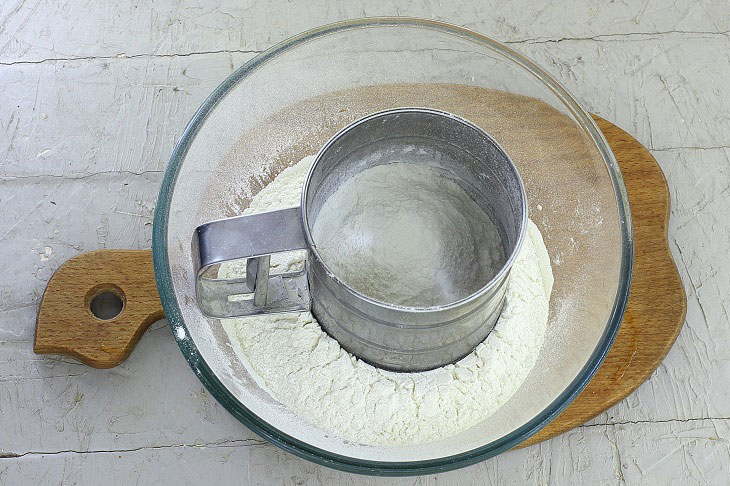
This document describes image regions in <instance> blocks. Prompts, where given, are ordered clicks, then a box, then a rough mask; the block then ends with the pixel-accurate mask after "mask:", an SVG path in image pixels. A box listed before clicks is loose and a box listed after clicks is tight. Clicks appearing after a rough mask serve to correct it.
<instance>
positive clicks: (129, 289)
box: [33, 250, 165, 368]
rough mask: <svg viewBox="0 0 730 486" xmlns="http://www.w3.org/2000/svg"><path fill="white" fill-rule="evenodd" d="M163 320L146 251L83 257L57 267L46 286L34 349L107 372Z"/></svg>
mask: <svg viewBox="0 0 730 486" xmlns="http://www.w3.org/2000/svg"><path fill="white" fill-rule="evenodd" d="M115 304H116V305H115ZM119 309H121V312H118V314H117V315H115V316H114V314H115V313H116V312H115V311H119ZM164 317H165V314H164V311H163V310H162V304H161V303H160V299H159V297H158V294H157V287H156V285H155V273H154V268H153V265H152V252H151V251H149V250H98V251H92V252H89V253H83V254H81V255H79V256H76V257H74V258H71V259H70V260H68V261H66V262H65V263H64V264H63V265H61V267H60V268H59V269H58V270H56V272H55V273H54V274H53V276H52V277H51V280H50V281H49V282H48V285H47V286H46V290H45V292H44V293H43V298H42V299H41V304H40V308H39V309H38V319H37V321H36V334H35V344H34V347H33V350H34V351H35V352H36V353H38V354H45V353H53V354H63V355H66V356H70V357H72V358H75V359H77V360H79V361H81V362H82V363H84V364H87V365H89V366H92V367H94V368H112V367H114V366H116V365H118V364H119V363H121V362H122V361H124V360H125V359H127V357H128V356H129V354H130V353H131V352H132V349H134V346H135V345H136V344H137V342H138V341H139V339H140V338H141V337H142V334H144V332H145V331H146V330H147V328H149V327H150V325H151V324H152V323H153V322H155V321H158V320H160V319H164Z"/></svg>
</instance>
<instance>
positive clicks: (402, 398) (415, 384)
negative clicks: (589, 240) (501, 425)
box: [221, 156, 553, 445]
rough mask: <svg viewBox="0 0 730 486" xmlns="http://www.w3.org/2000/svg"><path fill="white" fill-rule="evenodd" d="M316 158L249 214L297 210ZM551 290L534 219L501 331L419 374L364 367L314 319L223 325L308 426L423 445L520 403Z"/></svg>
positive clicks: (295, 255)
mask: <svg viewBox="0 0 730 486" xmlns="http://www.w3.org/2000/svg"><path fill="white" fill-rule="evenodd" d="M313 159H314V158H313V157H311V156H310V157H307V158H305V159H303V160H301V161H300V162H299V163H298V164H296V165H294V166H293V167H290V168H288V169H286V170H284V171H283V172H282V173H281V174H280V175H279V176H278V177H277V178H276V179H275V180H274V181H273V182H272V183H271V184H269V185H268V186H266V187H265V188H264V189H262V190H261V191H260V192H259V194H258V195H257V196H256V197H255V198H254V199H253V201H252V202H251V205H250V207H249V209H248V210H247V211H246V213H248V214H251V213H256V212H262V211H268V210H274V209H280V208H286V207H292V206H296V205H298V204H299V197H300V194H301V188H302V185H303V183H304V177H305V175H306V173H307V170H308V169H309V166H310V165H311V163H312V161H313ZM304 258H305V254H304V252H290V253H288V254H286V255H285V256H283V257H282V256H281V255H280V256H279V257H278V258H272V266H275V268H272V273H281V272H286V271H290V270H293V269H296V268H301V266H302V264H303V260H304ZM240 272H241V265H240V263H231V264H227V265H224V266H223V268H222V269H221V276H224V277H226V276H234V275H237V274H240ZM552 284H553V277H552V271H551V269H550V260H549V258H548V254H547V250H546V248H545V244H544V242H543V240H542V236H541V235H540V231H539V230H538V229H537V227H536V226H535V225H534V223H532V221H530V222H529V227H528V231H527V237H526V239H525V242H524V244H523V246H522V250H521V251H520V254H519V255H518V257H517V259H516V261H515V263H514V266H513V267H512V272H511V274H510V281H509V284H508V287H507V293H506V300H505V305H504V308H503V311H502V315H501V316H500V318H499V321H498V322H497V325H496V327H495V328H494V330H493V331H492V332H491V333H490V334H489V336H488V337H487V339H486V340H485V341H484V342H483V343H481V344H480V345H479V346H478V347H477V348H476V349H475V350H474V352H472V353H471V354H470V355H468V356H467V357H465V358H464V359H462V360H460V361H458V362H457V363H455V364H451V365H447V366H444V367H441V368H438V369H435V370H431V371H426V372H420V373H396V372H391V371H385V370H382V369H378V368H375V367H374V366H371V365H369V364H367V363H364V362H363V361H360V360H358V359H357V358H355V357H354V356H353V355H351V354H349V353H348V352H347V351H345V350H343V349H342V348H340V345H339V344H338V342H337V341H336V340H334V339H333V338H331V337H330V336H329V335H328V334H326V333H325V332H324V331H323V330H322V329H321V328H320V327H319V324H317V321H316V320H315V319H314V318H313V317H312V314H311V313H309V312H302V313H298V314H297V313H291V314H275V315H268V316H255V317H245V318H236V319H225V320H224V321H223V326H224V328H225V330H226V332H227V333H228V336H229V337H230V339H231V344H232V345H233V348H234V349H235V350H236V352H237V353H238V354H239V356H240V357H241V358H242V361H243V362H244V363H245V365H246V366H247V368H248V369H249V371H250V372H251V373H252V374H254V375H256V376H257V377H258V378H259V380H260V381H262V382H263V383H264V384H265V385H266V387H267V388H268V391H269V393H271V394H272V395H273V397H274V398H275V399H276V400H278V401H279V402H280V403H282V404H283V405H284V406H286V407H287V408H289V409H290V410H292V411H293V412H294V413H296V414H297V415H298V416H299V417H301V418H302V419H304V420H306V421H308V422H309V423H311V424H313V425H315V426H317V427H319V428H320V429H322V430H324V431H326V432H328V433H331V434H334V435H336V436H338V437H340V438H342V439H345V440H349V441H353V442H358V443H362V444H371V445H405V444H417V443H424V442H431V441H436V440H439V439H442V438H445V437H448V436H451V435H454V434H457V433H459V432H461V431H463V430H465V429H467V428H469V427H472V426H473V425H475V424H477V423H479V422H481V421H483V420H484V419H486V418H487V417H489V416H490V415H491V414H492V413H494V412H495V411H496V410H497V409H498V408H500V407H501V406H502V405H503V404H504V403H505V402H507V400H509V399H510V397H512V395H513V394H514V393H515V392H516V391H517V389H518V388H519V387H520V385H521V384H522V382H523V381H524V380H525V378H526V377H527V374H528V373H529V372H530V370H531V369H532V368H533V366H534V365H535V362H536V360H537V356H538V353H539V351H540V348H541V346H542V343H543V340H544V336H545V330H546V327H547V320H548V302H549V298H550V293H551V291H552Z"/></svg>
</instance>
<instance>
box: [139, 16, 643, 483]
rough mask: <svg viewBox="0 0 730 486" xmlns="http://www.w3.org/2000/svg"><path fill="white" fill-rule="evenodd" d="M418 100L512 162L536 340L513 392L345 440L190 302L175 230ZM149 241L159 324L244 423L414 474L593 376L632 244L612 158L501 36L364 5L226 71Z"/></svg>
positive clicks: (182, 232) (180, 148) (626, 278)
mask: <svg viewBox="0 0 730 486" xmlns="http://www.w3.org/2000/svg"><path fill="white" fill-rule="evenodd" d="M403 106H421V107H428V108H435V109H439V110H444V111H448V112H451V113H454V114H456V115H459V116H461V117H463V118H466V119H467V120H470V121H471V122H473V123H475V124H476V125H478V126H480V127H481V128H482V129H484V130H485V131H486V132H487V133H489V134H490V135H492V136H493V137H494V138H495V139H496V140H497V142H498V143H500V145H501V146H502V147H503V148H504V149H505V151H506V152H507V153H508V154H509V155H510V157H511V158H512V160H513V161H514V163H515V164H516V165H517V167H518V169H519V171H520V174H521V175H522V178H523V180H524V183H525V188H526V191H527V196H528V204H529V211H530V217H531V218H532V219H533V221H535V223H536V224H537V225H538V227H539V228H540V230H541V231H542V233H543V237H544V239H545V243H546V246H547V249H548V253H549V255H550V258H551V263H552V266H553V273H554V277H555V285H554V289H553V294H552V298H551V302H550V305H551V310H550V317H549V323H548V330H547V335H546V338H545V343H544V345H543V347H542V350H541V351H540V355H539V358H538V362H537V365H536V366H535V368H534V369H533V370H532V372H531V373H530V374H529V376H528V377H527V379H526V381H525V382H524V383H523V385H522V386H521V388H520V389H519V390H518V392H517V393H516V394H515V395H514V396H513V397H512V399H510V400H509V401H508V402H507V403H506V404H505V405H504V406H502V407H501V408H500V409H499V410H498V411H497V412H496V413H495V414H493V415H492V416H491V417H489V418H488V419H486V420H484V421H483V422H482V423H480V424H478V425H476V426H474V427H471V428H469V429H467V430H465V431H463V432H461V433H458V434H456V435H454V436H453V437H450V438H447V439H443V440H440V441H437V442H432V443H428V444H420V445H413V446H387V447H385V446H383V447H373V446H366V445H361V444H353V443H350V442H347V441H344V440H341V439H339V438H337V437H333V436H331V435H330V434H327V433H326V432H324V431H322V430H320V429H318V428H316V427H314V426H312V425H310V424H308V423H307V422H305V421H304V420H302V419H300V418H298V417H297V416H296V415H294V414H293V413H291V412H290V411H288V410H286V409H285V408H284V407H283V406H282V405H281V404H279V403H278V402H277V401H276V400H275V399H273V398H272V397H271V396H270V395H269V393H268V392H267V391H266V390H265V389H264V388H262V387H261V386H259V383H258V381H257V379H256V377H254V376H251V375H250V374H249V373H248V371H247V370H246V368H245V367H244V365H243V364H242V363H241V361H240V359H239V358H238V357H237V355H236V354H235V352H234V351H233V349H232V347H231V345H230V342H229V338H228V336H227V334H226V332H225V331H224V330H223V327H222V326H221V323H220V322H219V321H217V320H215V319H208V318H206V317H204V316H203V315H202V313H201V312H200V311H199V310H198V308H197V306H196V304H195V302H196V300H195V276H194V273H193V264H192V258H191V249H190V242H191V237H192V234H193V230H194V228H195V227H196V226H198V225H199V224H201V223H204V222H207V221H211V220H214V219H219V218H222V217H229V216H234V215H237V214H241V213H242V212H243V210H244V209H245V208H246V207H247V205H248V204H249V202H250V201H251V198H252V196H254V195H255V194H256V193H257V192H258V191H259V190H260V189H261V188H262V187H263V186H265V185H266V184H267V183H269V182H270V181H271V180H272V179H273V178H274V177H275V176H276V175H277V174H278V173H279V172H281V171H282V170H283V169H284V168H286V167H288V166H290V165H293V164H294V163H296V162H297V161H299V160H300V159H301V158H303V157H304V156H307V155H310V154H313V153H315V152H316V151H317V150H318V149H319V148H320V147H321V146H322V145H323V144H324V142H325V141H326V140H327V139H328V138H329V137H330V136H332V135H333V134H334V133H335V132H337V131H338V130H339V129H341V128H342V127H344V126H346V125H347V124H349V123H350V122H352V121H354V120H356V119H358V118H360V117H362V116H364V115H366V114H369V113H373V112H376V111H381V110H385V109H390V108H396V107H403ZM153 253H154V264H155V274H156V278H157V286H158V289H159V292H160V297H161V299H162V304H163V307H164V309H165V315H166V316H167V319H168V321H169V324H170V326H171V328H172V330H173V335H174V336H175V338H176V339H177V342H178V344H179V346H180V349H181V350H182V352H183V354H184V355H185V357H186V359H187V360H188V362H189V363H190V366H191V367H192V368H193V371H194V372H195V373H196V375H197V376H198V378H199V379H200V380H201V382H202V383H203V384H204V385H205V386H206V387H207V388H208V390H209V391H210V392H211V394H212V395H213V396H214V397H215V398H216V399H217V400H218V401H219V402H220V403H221V404H222V405H223V406H224V407H225V408H226V409H228V411H229V412H230V413H231V414H233V415H234V416H235V417H236V418H238V419H239V420H240V421H241V422H243V423H244V424H246V425H247V426H248V427H249V428H250V429H251V430H253V431H254V432H256V433H257V434H259V435H261V436H262V437H265V438H266V439H268V440H269V441H271V442H273V443H274V444H276V445H278V446H280V447H281V448H283V449H285V450H287V451H289V452H292V453H294V454H296V455H299V456H301V457H304V458H306V459H309V460H311V461H314V462H317V463H319V464H323V465H326V466H329V467H334V468H338V469H342V470H347V471H353V472H357V473H366V474H378V475H408V474H426V473H433V472H438V471H444V470H449V469H455V468H458V467H462V466H466V465H469V464H473V463H475V462H478V461H481V460H483V459H486V458H488V457H491V456H494V455H496V454H498V453H500V452H502V451H504V450H507V449H509V448H512V447H514V446H516V445H517V444H519V443H520V442H522V441H523V440H525V439H526V438H528V437H529V436H530V435H532V434H534V433H535V432H537V431H538V430H539V429H540V428H542V427H543V426H545V425H546V424H547V423H548V422H549V421H550V420H551V419H553V418H554V417H555V416H556V415H557V414H558V413H560V411H561V410H563V408H565V407H566V406H567V405H568V403H570V401H571V400H572V399H573V398H575V396H576V395H577V394H578V393H579V392H580V391H581V390H582V389H583V387H584V386H585V385H586V384H587V383H588V381H589V380H590V378H591V377H592V376H593V374H594V373H595V371H596V370H597V368H598V366H599V365H600V363H601V361H602V360H603V358H604V356H605V355H606V352H607V351H608V349H609V347H610V346H611V343H612V341H613V339H614V337H615V335H616V332H617V331H618V328H619V324H620V322H621V318H622V316H623V312H624V310H625V307H626V302H627V298H628V292H629V286H630V279H631V268H632V261H633V241H632V228H631V217H630V214H629V204H628V199H627V196H626V189H625V187H624V184H623V180H622V178H621V173H620V171H619V168H618V165H617V163H616V160H615V158H614V156H613V153H612V152H611V150H610V148H609V147H608V144H607V143H606V141H605V139H604V138H603V135H602V134H601V132H600V131H599V130H598V128H597V127H596V125H595V124H594V123H593V120H592V119H591V117H590V116H589V114H588V113H587V112H586V111H585V110H584V109H583V108H582V107H581V106H580V105H579V104H578V102H577V101H576V100H575V99H574V98H573V97H572V96H571V95H570V94H569V93H568V92H567V91H566V90H565V89H564V88H563V87H562V86H561V85H560V84H559V83H558V82H556V81H555V80H554V79H553V78H551V77H550V76H549V75H548V74H547V73H546V72H545V71H543V70H542V69H541V68H539V67H538V66H536V65H535V64H534V63H533V62H532V61H530V60H528V59H526V58H525V57H523V56H522V55H520V54H518V53H517V52H515V51H513V50H512V49H510V48H508V47H506V46H504V45H502V44H500V43H498V42H496V41H494V40H492V39H489V38H487V37H484V36H482V35H479V34H476V33H474V32H471V31H468V30H465V29H462V28H459V27H455V26H452V25H448V24H444V23H440V22H434V21H427V20H418V19H403V18H375V19H366V20H353V21H346V22H340V23H337V24H332V25H327V26H324V27H321V28H318V29H314V30H311V31H308V32H305V33H303V34H300V35H298V36H296V37H293V38H291V39H288V40H286V41H284V42H282V43H280V44H277V45H276V46H274V47H272V48H271V49H269V50H267V51H265V52H263V53H261V54H260V55H258V56H256V57H255V58H254V59H252V60H251V61H249V62H247V63H246V64H245V65H243V66H242V67H241V68H239V69H238V70H237V71H235V72H234V73H233V74H232V75H231V76H229V77H228V79H226V80H225V81H224V82H223V83H222V84H221V85H220V86H219V87H218V88H217V89H216V90H215V91H214V92H213V93H212V94H211V95H210V97H209V98H208V99H207V100H206V101H205V102H204V103H203V105H202V106H201V107H200V109H199V110H198V111H197V113H196V114H195V115H194V117H193V119H192V120H191V122H190V123H189V125H188V126H187V128H186V129H185V132H184V133H183V136H182V137H181V139H180V141H179V142H178V144H177V146H176V147H175V150H174V152H173V154H172V157H171V159H170V162H169V165H168V168H167V172H166V174H165V177H164V180H163V183H162V187H161V189H160V194H159V198H158V201H157V209H156V212H155V221H154V236H153Z"/></svg>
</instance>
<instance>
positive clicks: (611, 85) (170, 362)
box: [0, 0, 730, 485]
mask: <svg viewBox="0 0 730 486" xmlns="http://www.w3.org/2000/svg"><path fill="white" fill-rule="evenodd" d="M147 3H149V4H147ZM147 3H145V2H137V1H129V0H95V1H89V0H87V1H83V0H77V1H73V2H72V1H68V0H61V1H57V0H25V1H23V0H3V1H2V2H0V154H1V155H0V225H1V226H2V228H1V229H0V262H2V263H0V484H3V485H5V484H7V485H15V484H59V483H63V484H67V483H68V484H76V483H83V484H132V483H135V484H136V483H141V484H149V483H153V482H155V483H157V482H159V483H162V484H168V483H169V484H215V483H214V482H217V483H219V484H227V483H240V482H243V483H252V484H259V483H260V484H297V485H301V484H320V483H337V484H343V483H344V484H358V485H359V484H376V483H377V484H385V483H398V484H421V483H428V484H437V483H439V484H455V485H456V484H459V485H461V484H512V483H518V484H519V483H523V482H527V483H530V484H581V483H586V484H614V483H623V482H626V483H632V484H637V483H646V484H678V485H684V484H728V483H730V444H729V443H728V441H729V440H730V386H728V376H729V375H730V346H729V345H728V343H730V326H729V324H730V323H729V318H728V314H730V298H729V297H728V293H729V292H728V291H729V290H730V259H729V258H728V252H729V251H730V214H729V213H730V7H729V6H728V4H727V1H726V0H701V1H694V0H672V1H666V0H644V1H642V2H615V1H614V0H610V1H603V0H602V1H599V2H586V3H590V4H591V5H590V6H587V5H584V6H576V5H575V4H577V3H580V2H573V1H572V0H548V1H547V2H534V1H531V0H522V1H514V0H513V1H509V0H505V1H502V2H499V1H491V2H482V1H476V0H474V1H470V0H455V1H453V2H445V1H444V2H437V1H430V0H413V1H411V2H407V6H405V5H404V6H403V7H400V8H399V7H397V6H394V5H392V3H394V2H389V1H383V0H380V1H365V0H359V1H356V2H349V3H350V5H349V6H347V7H345V6H343V5H342V3H344V2H336V1H334V0H331V1H327V2H312V1H304V0H301V1H299V0H295V1H289V2H283V1H282V2H261V3H251V2H240V1H233V0H231V1H225V2H224V1H219V2H205V1H203V0H198V1H195V0H193V1H191V2H180V1H176V0H159V1H155V2H147ZM404 3H405V2H404ZM373 15H409V16H420V17H427V18H436V19H441V20H446V21H450V22H453V23H456V24H459V25H464V26H467V27H470V28H472V29H475V30H478V31H479V32H482V33H484V34H487V35H490V36H493V37H495V38H496V39H499V40H502V41H505V42H508V43H509V44H510V45H512V46H513V47H515V48H516V49H518V50H520V51H521V52H523V53H525V54H527V55H529V56H531V57H532V58H533V59H535V60H536V61H537V62H538V63H540V64H541V65H543V66H544V67H545V68H547V69H548V70H549V71H550V72H552V73H553V74H554V75H555V76H557V77H558V78H559V79H560V80H561V81H562V82H563V83H564V84H565V85H566V86H567V87H568V89H569V90H570V91H572V92H573V93H575V94H576V95H577V96H578V98H579V99H581V100H582V101H583V102H584V103H585V106H586V107H587V108H588V109H589V110H591V111H593V112H594V113H597V114H599V115H601V116H603V117H604V118H607V119H608V120H611V121H613V122H614V123H617V124H618V125H619V126H621V127H623V128H624V129H626V130H628V131H629V132H631V133H632V134H633V135H634V136H636V137H637V138H638V139H639V140H640V141H641V142H642V143H643V144H645V145H646V146H647V147H649V148H650V149H651V150H652V153H653V154H654V156H655V157H656V158H657V159H658V161H659V163H660V164H661V166H662V168H663V169H664V171H665V174H666V176H667V178H668V180H669V185H670V189H671V193H672V219H671V228H670V240H671V243H672V251H673V253H674V256H675V258H676V259H677V262H678V265H679V268H680V272H681V275H682V279H683V281H684V284H685V286H686V289H687V292H688V299H689V309H688V313H687V323H686V325H685V328H684V330H683V331H682V334H681V335H680V337H679V340H678V342H677V344H676V345H675V347H674V349H672V351H671V352H670V353H669V356H668V357H667V359H666V361H665V362H664V364H662V366H660V367H659V369H658V370H657V372H656V373H655V374H654V376H652V378H651V379H650V380H649V382H647V383H646V384H644V385H643V386H642V387H641V388H640V389H639V390H638V391H637V392H636V393H635V394H634V395H632V396H631V397H629V398H628V399H627V400H625V401H623V402H622V403H620V404H619V405H617V406H616V407H614V408H613V409H611V410H610V411H608V412H607V413H604V414H602V415H601V416H599V417H598V418H596V419H595V420H593V421H592V422H590V423H589V424H587V425H585V426H582V427H579V428H578V429H576V430H574V431H572V432H570V433H568V434H566V435H564V436H562V437H558V438H556V439H554V440H551V441H549V442H547V443H543V444H540V445H537V446H534V447H531V448H529V449H525V450H519V451H514V452H509V453H506V454H503V455H502V456H500V457H498V458H495V459H492V460H489V461H486V462H483V463H481V464H478V465H475V466H472V467H469V468H466V469H463V470H460V471H455V472H451V473H447V474H443V475H438V476H429V477H420V478H405V479H401V480H387V479H385V480H384V479H376V478H367V477H360V476H353V475H349V474H345V473H340V472H337V471H333V470H329V469H326V468H324V467H319V466H316V465H314V464H311V463H308V462H306V461H304V460H301V459H298V458H296V457H294V456H292V455H289V454H287V453H284V452H282V451H280V450H278V449H276V448H275V447H273V446H271V445H269V444H268V443H266V442H264V441H262V440H261V439H260V438H258V437H256V436H255V435H254V434H253V433H251V432H250V431H248V430H247V429H246V428H245V427H243V426H242V425H240V424H239V423H238V422H237V421H236V420H235V419H233V418H232V417H231V416H229V415H228V413H227V412H226V411H225V410H224V409H223V407H221V406H220V405H218V404H217V403H216V402H215V400H214V399H213V398H212V397H211V396H210V395H209V394H208V393H207V392H206V391H205V390H204V388H203V386H202V385H201V384H200V383H199V382H198V380H197V379H196V378H195V376H194V375H193V373H192V372H191V371H190V369H189V367H188V365H187V364H186V362H185V360H184V359H183V357H182V355H181V354H180V352H179V350H178V348H177V346H176V345H175V343H174V341H173V339H172V336H171V335H170V332H169V330H168V328H167V326H166V324H165V322H164V321H163V322H159V323H157V324H155V325H153V327H152V328H151V329H150V330H149V331H148V332H147V334H146V335H145V336H144V337H143V339H142V341H141V343H140V345H139V346H138V347H137V349H136V350H135V351H134V353H133V354H132V356H131V357H130V358H129V360H128V361H127V362H125V363H124V364H123V365H122V366H119V367H117V368H115V369H112V370H95V369H91V368H88V367H86V366H83V365H80V364H78V363H76V362H73V361H72V360H69V359H65V358H58V357H41V356H36V355H34V354H33V352H32V341H33V332H34V319H35V313H36V308H37V305H38V302H39V299H40V296H41V294H42V291H43V288H44V287H45V284H46V282H47V280H48V278H49V277H50V275H51V274H52V272H53V271H54V270H55V269H56V268H57V267H58V266H59V265H60V264H61V263H62V262H63V261H64V260H66V259H68V258H70V257H72V256H74V255H76V254H78V253H81V252H83V251H89V250H94V249H98V248H149V247H150V244H151V229H152V225H151V220H152V211H153V209H154V206H155V198H156V195H157V190H158V186H159V183H160V180H161V178H162V171H163V170H164V168H165V164H166V162H167V158H168V155H169V154H170V152H171V150H172V147H173V145H174V143H175V140H176V138H177V137H178V136H179V135H180V133H181V132H182V129H183V127H184V126H185V124H186V123H187V121H188V120H189V118H190V117H191V116H192V114H193V113H194V111H195V109H196V108H197V106H198V105H199V104H200V103H201V102H202V101H203V99H204V98H205V96H206V95H207V94H208V93H209V92H210V91H212V90H213V88H214V87H215V86H216V85H217V84H218V83H219V82H221V81H222V80H223V79H224V78H225V77H226V76H227V75H228V74H230V73H231V72H232V71H233V69H234V68H235V67H237V66H239V65H240V64H242V63H243V62H244V61H246V60H247V59H249V58H251V57H253V56H254V55H255V54H256V53H257V52H260V51H261V50H262V49H265V48H266V47H268V46H269V45H271V44H272V43H274V42H277V41H279V40H282V39H284V38H286V37H288V36H290V35H293V34H295V33H298V32H299V31H301V30H304V29H307V28H310V27H314V26H317V25H320V24H323V23H327V22H332V21H335V20H340V19H344V18H353V17H361V16H373Z"/></svg>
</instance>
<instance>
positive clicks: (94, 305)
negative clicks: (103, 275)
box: [87, 284, 125, 321]
mask: <svg viewBox="0 0 730 486" xmlns="http://www.w3.org/2000/svg"><path fill="white" fill-rule="evenodd" d="M87 299H88V301H89V305H88V309H89V312H91V315H93V316H94V317H96V318H97V319H99V320H101V321H110V320H112V319H114V318H115V317H117V316H118V315H120V314H121V313H122V312H123V311H124V301H125V296H124V291H123V290H122V289H120V288H119V287H117V286H116V285H114V284H105V285H103V286H101V287H96V288H92V289H91V290H90V291H89V293H88V297H87Z"/></svg>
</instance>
